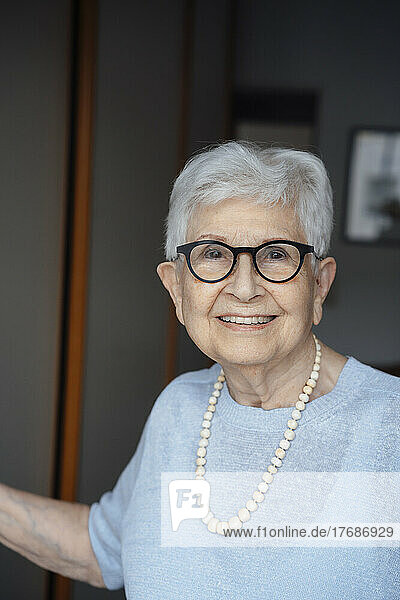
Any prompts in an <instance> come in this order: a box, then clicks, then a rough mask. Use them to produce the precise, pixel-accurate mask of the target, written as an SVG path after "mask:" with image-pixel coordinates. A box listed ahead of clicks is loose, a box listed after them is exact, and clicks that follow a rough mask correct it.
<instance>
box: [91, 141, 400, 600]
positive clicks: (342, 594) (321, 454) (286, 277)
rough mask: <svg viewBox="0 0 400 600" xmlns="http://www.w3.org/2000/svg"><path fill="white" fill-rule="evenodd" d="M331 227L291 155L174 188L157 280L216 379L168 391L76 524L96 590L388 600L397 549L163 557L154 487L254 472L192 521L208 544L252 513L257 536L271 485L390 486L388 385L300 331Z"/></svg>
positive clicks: (202, 164) (317, 312)
mask: <svg viewBox="0 0 400 600" xmlns="http://www.w3.org/2000/svg"><path fill="white" fill-rule="evenodd" d="M332 222H333V208H332V192H331V186H330V183H329V179H328V176H327V173H326V170H325V168H324V166H323V164H322V162H321V160H319V159H318V158H317V157H315V156H314V155H312V154H309V153H307V152H301V151H296V150H289V149H282V148H266V149H263V148H262V147H260V146H257V145H255V144H251V143H246V142H243V143H239V142H228V143H224V144H221V145H219V146H217V147H213V148H212V149H208V150H206V151H203V152H202V153H199V154H197V155H196V156H194V157H193V158H192V159H191V160H190V161H189V162H188V163H187V164H186V166H185V168H184V169H183V171H182V172H181V174H180V175H179V177H178V178H177V179H176V181H175V185H174V187H173V190H172V194H171V200H170V210H169V215H168V219H167V227H166V231H167V235H166V245H165V250H166V258H167V261H166V262H163V263H162V264H160V265H158V267H157V273H158V275H159V277H160V279H161V281H162V283H163V285H164V286H165V288H166V289H167V290H168V292H169V294H170V296H171V298H172V300H173V302H174V305H175V308H176V316H177V318H178V320H179V322H180V323H181V324H182V325H183V326H184V327H185V328H186V330H187V332H188V334H189V336H190V337H191V339H192V340H193V342H194V343H195V344H196V345H197V346H198V347H199V348H200V350H201V351H202V352H204V354H206V355H207V356H208V357H210V358H211V359H212V360H213V361H215V364H214V365H213V366H211V367H210V368H209V369H202V370H199V371H194V372H190V373H185V374H183V375H181V376H179V377H177V378H176V379H175V380H174V381H172V382H171V383H170V384H169V385H168V386H167V387H166V389H165V390H164V391H163V392H162V393H161V395H160V396H159V398H158V399H157V401H156V402H155V404H154V407H153V409H152V412H151V414H150V416H149V418H148V420H147V423H146V426H145V428H144V431H143V434H142V437H141V440H140V443H139V445H138V448H137V450H136V453H135V454H134V456H133V458H132V460H131V461H130V463H129V464H128V466H127V467H126V469H125V470H124V472H123V473H122V475H121V476H120V478H119V480H118V482H117V484H116V486H115V488H114V490H113V491H112V492H107V493H105V494H104V495H103V496H102V498H101V499H100V501H99V502H98V503H95V504H93V505H92V507H91V510H90V517H89V531H90V538H91V543H92V545H93V549H94V551H95V554H96V557H97V560H98V562H99V565H100V568H101V571H102V575H103V579H104V582H105V585H106V587H107V588H109V589H117V588H120V587H122V586H125V592H126V595H127V597H128V598H132V600H133V599H135V600H137V599H138V598H143V599H144V598H146V599H147V598H149V599H153V600H154V599H155V598H160V599H161V598H163V599H172V598H174V599H176V598H180V597H183V598H190V599H194V598H196V599H197V598H213V599H217V598H218V599H220V598H249V599H250V598H251V599H256V598H257V599H258V598H260V597H261V596H265V597H266V598H277V599H283V598H318V599H320V598H325V599H327V598H329V599H331V598H332V599H333V598H335V599H337V598H357V599H360V598H368V599H371V600H372V598H374V599H376V598H395V597H396V598H397V597H399V595H400V588H399V576H398V572H399V567H400V561H399V552H398V548H393V547H387V548H378V547H372V548H365V547H361V548H354V547H347V548H346V547H334V548H327V547H320V548H307V547H297V548H296V547H256V548H249V547H244V546H243V544H242V545H240V544H237V545H236V546H235V547H233V548H232V545H231V547H216V545H215V546H212V547H207V548H204V547H196V544H195V543H193V546H192V547H171V546H170V547H163V546H162V543H161V533H162V532H161V522H160V477H161V475H162V473H164V472H171V471H185V472H191V473H192V474H193V478H196V479H205V480H206V479H207V473H212V472H220V471H221V472H229V471H231V472H232V471H235V472H240V471H248V470H251V471H259V472H260V473H263V475H262V479H261V481H260V484H259V486H258V488H257V489H256V490H255V491H254V490H252V489H249V490H248V499H247V502H246V498H243V497H242V495H240V494H239V495H238V497H237V499H236V498H234V500H235V504H236V507H237V512H236V514H233V515H229V514H228V515H226V514H225V515H224V514H219V515H214V514H213V512H212V510H210V511H209V512H208V514H207V515H206V516H205V517H204V518H203V519H202V523H201V522H200V520H198V521H199V526H202V527H203V528H204V529H205V528H207V529H208V532H209V535H210V536H211V535H214V536H217V537H218V534H224V530H226V529H227V528H230V527H231V528H239V527H241V526H242V525H243V524H244V523H246V522H247V521H248V520H249V519H250V517H251V516H252V515H253V514H255V511H256V510H257V512H258V513H259V514H260V515H261V514H262V511H264V515H265V521H266V520H267V516H268V508H267V507H265V503H264V504H263V500H264V497H265V494H266V491H267V489H268V487H269V486H271V485H273V480H274V478H279V476H280V473H281V472H282V474H283V472H284V471H288V472H290V471H296V470H297V471H379V470H382V471H398V470H399V469H398V467H399V462H400V461H399V453H398V446H397V445H396V444H397V442H398V414H399V413H398V410H399V400H400V385H399V382H400V379H399V378H397V377H394V376H391V375H388V374H384V373H382V372H380V371H378V370H376V369H374V368H372V367H370V366H368V365H365V364H363V363H361V362H360V361H358V360H357V359H356V358H354V357H352V356H343V355H342V354H340V353H338V352H336V351H335V350H333V349H332V348H330V347H329V346H327V345H326V344H325V343H323V342H322V341H321V340H318V339H317V338H316V337H315V335H314V334H313V332H312V327H313V325H315V326H316V325H318V324H319V323H320V321H321V319H322V314H323V303H324V300H325V298H326V297H327V294H328V292H329V289H330V287H331V285H332V283H333V280H334V278H335V273H336V262H335V260H334V258H333V257H331V256H328V255H327V254H328V249H329V243H330V236H331V231H332ZM210 433H211V435H210ZM268 461H270V462H268ZM233 495H234V490H233ZM212 498H213V489H211V499H212ZM285 501H286V502H289V501H290V494H288V495H287V496H286V498H285ZM214 539H216V538H214Z"/></svg>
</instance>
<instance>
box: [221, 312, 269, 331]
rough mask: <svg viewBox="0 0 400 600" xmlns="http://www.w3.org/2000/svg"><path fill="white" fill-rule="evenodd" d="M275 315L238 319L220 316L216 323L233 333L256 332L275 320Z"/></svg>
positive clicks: (238, 317)
mask: <svg viewBox="0 0 400 600" xmlns="http://www.w3.org/2000/svg"><path fill="white" fill-rule="evenodd" d="M276 316H277V315H271V316H266V315H265V316H254V317H240V316H233V315H227V316H221V317H217V319H218V321H219V322H220V323H222V325H224V327H228V328H229V329H231V330H233V331H243V330H245V331H252V330H254V331H257V330H259V329H264V328H265V327H267V326H268V325H269V324H270V323H272V321H274V320H275V319H276Z"/></svg>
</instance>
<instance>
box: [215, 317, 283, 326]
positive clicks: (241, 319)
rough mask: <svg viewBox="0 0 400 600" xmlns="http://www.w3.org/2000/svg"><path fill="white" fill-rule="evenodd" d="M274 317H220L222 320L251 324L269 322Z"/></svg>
mask: <svg viewBox="0 0 400 600" xmlns="http://www.w3.org/2000/svg"><path fill="white" fill-rule="evenodd" d="M273 318H274V317H233V316H230V317H220V319H222V321H226V322H228V323H242V324H244V325H251V324H253V323H254V324H257V323H269V322H270V321H272V319H273Z"/></svg>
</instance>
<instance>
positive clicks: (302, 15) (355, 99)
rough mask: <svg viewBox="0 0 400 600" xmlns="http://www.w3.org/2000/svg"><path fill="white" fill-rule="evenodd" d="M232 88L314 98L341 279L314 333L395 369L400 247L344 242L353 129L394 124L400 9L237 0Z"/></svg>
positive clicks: (399, 100) (398, 100) (398, 107)
mask: <svg viewBox="0 0 400 600" xmlns="http://www.w3.org/2000/svg"><path fill="white" fill-rule="evenodd" d="M237 7H238V10H237V37H236V61H235V62H236V70H235V85H236V87H237V88H238V89H244V88H245V89H251V88H264V87H268V88H289V89H291V88H294V89H295V90H296V89H300V90H301V89H311V90H316V91H318V92H319V94H320V111H319V112H320V115H319V121H318V123H317V131H318V136H319V140H318V147H319V149H320V152H321V155H322V158H323V160H324V161H325V163H326V165H327V167H328V171H329V173H330V175H331V178H332V183H333V187H334V192H335V204H336V221H337V227H336V230H335V232H334V236H333V240H332V249H331V254H332V255H333V256H335V258H336V261H337V263H338V270H337V278H336V281H335V282H334V287H333V289H332V292H331V297H329V296H328V299H327V302H326V311H325V314H324V317H323V320H322V322H321V324H320V325H319V326H318V327H317V328H315V332H316V334H317V335H318V336H319V337H320V338H321V339H322V341H324V342H325V343H327V344H328V345H329V346H332V347H333V348H334V349H335V350H337V351H338V352H341V353H343V354H352V355H353V356H355V357H356V358H358V359H359V360H361V361H364V362H366V363H369V364H374V365H379V366H380V365H383V366H384V365H391V364H395V363H397V364H399V363H400V310H399V297H400V248H399V246H398V247H397V248H387V247H386V248H382V247H374V246H366V245H365V246H364V245H354V244H349V243H346V242H344V241H342V240H341V239H340V235H339V226H340V222H341V219H342V211H343V196H344V181H345V171H346V155H347V145H348V137H349V131H350V128H351V127H353V126H354V125H371V126H372V125H374V126H382V125H383V126H384V125H389V126H394V125H396V126H400V90H399V74H398V72H399V56H400V36H399V34H398V24H399V19H400V10H399V7H398V3H396V2H386V3H385V4H384V5H383V4H382V3H379V2H364V3H363V4H362V5H360V4H359V3H357V2H350V3H343V2H342V3H339V4H338V3H337V2H334V1H333V0H328V1H325V2H322V3H318V2H312V1H311V0H303V1H302V2H294V1H293V0H291V1H289V2H284V3H282V2H281V3H279V2H273V3H272V2H264V1H258V0H257V1H254V0H252V1H251V2H248V1H246V0H238V3H237Z"/></svg>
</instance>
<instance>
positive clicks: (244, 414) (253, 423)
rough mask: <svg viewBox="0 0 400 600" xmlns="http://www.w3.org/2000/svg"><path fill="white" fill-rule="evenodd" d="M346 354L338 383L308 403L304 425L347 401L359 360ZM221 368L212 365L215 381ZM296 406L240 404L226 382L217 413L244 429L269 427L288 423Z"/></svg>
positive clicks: (304, 415)
mask: <svg viewBox="0 0 400 600" xmlns="http://www.w3.org/2000/svg"><path fill="white" fill-rule="evenodd" d="M345 356H346V357H347V359H348V360H347V361H346V363H345V364H344V366H343V368H342V370H341V372H340V374H339V377H338V380H337V382H336V385H335V387H334V388H333V389H332V390H331V391H330V392H328V393H327V394H325V395H323V396H320V397H319V398H315V399H314V400H312V401H311V402H310V404H308V405H307V406H306V409H305V410H304V412H303V413H302V416H301V419H300V421H299V424H300V423H301V424H302V425H303V424H305V423H308V422H309V421H311V420H313V419H315V418H316V417H318V416H319V415H321V414H323V413H325V412H327V411H328V410H331V409H332V408H334V407H335V406H336V405H337V404H339V403H340V402H343V399H344V398H345V395H346V392H348V390H349V389H351V388H352V386H354V382H355V378H354V369H355V367H356V366H357V363H358V361H357V359H355V358H354V357H353V356H350V355H348V354H346V355H345ZM220 370H221V365H219V364H218V363H216V364H214V365H212V367H210V371H212V377H213V382H212V384H214V383H215V381H216V379H217V377H218V374H219V372H220ZM294 408H295V407H294V406H290V407H284V408H272V409H270V410H264V409H263V408H261V407H256V406H245V405H243V404H239V403H238V402H236V400H234V399H233V398H232V396H231V395H230V393H229V390H228V386H227V385H226V384H224V386H223V388H222V390H221V395H220V397H219V398H218V405H217V413H216V414H218V415H220V417H221V418H222V419H223V420H224V421H227V422H228V423H230V424H231V425H235V426H237V427H242V428H243V429H254V430H259V431H265V430H266V429H269V428H274V427H277V426H283V427H285V423H286V422H287V420H288V419H290V418H291V413H292V411H293V410H294Z"/></svg>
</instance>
